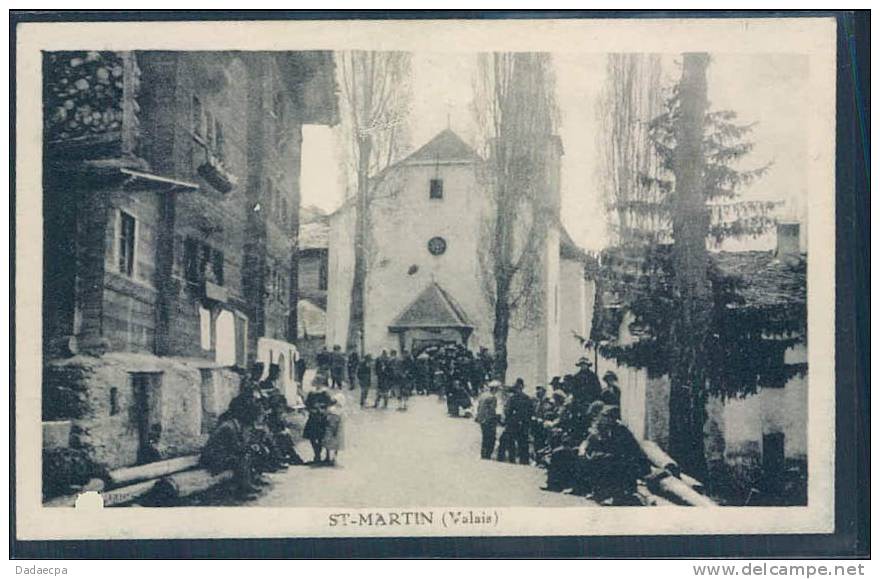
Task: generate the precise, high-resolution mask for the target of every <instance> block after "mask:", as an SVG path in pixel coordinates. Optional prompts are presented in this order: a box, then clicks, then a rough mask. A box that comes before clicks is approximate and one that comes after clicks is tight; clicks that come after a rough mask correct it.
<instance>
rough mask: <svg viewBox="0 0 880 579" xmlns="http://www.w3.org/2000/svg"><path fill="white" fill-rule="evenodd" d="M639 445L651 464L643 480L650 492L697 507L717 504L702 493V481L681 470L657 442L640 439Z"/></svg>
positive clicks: (670, 500) (679, 503)
mask: <svg viewBox="0 0 880 579" xmlns="http://www.w3.org/2000/svg"><path fill="white" fill-rule="evenodd" d="M639 446H641V448H642V452H644V454H645V457H646V458H647V459H648V461H649V462H650V463H651V465H652V469H651V474H650V475H649V476H648V477H646V481H645V482H646V483H647V489H648V490H649V491H650V492H651V493H653V494H654V495H657V496H658V497H659V498H661V499H664V500H666V501H667V503H672V504H678V505H687V506H697V507H714V506H718V505H717V503H715V501H713V500H712V499H710V498H709V497H707V496H705V495H704V494H703V493H704V491H705V488H704V486H703V483H701V482H700V481H698V480H697V479H695V478H694V477H692V476H690V475H688V474H685V473H683V472H681V467H680V466H679V465H678V463H677V462H676V461H675V460H674V459H673V458H672V457H670V456H669V455H668V454H666V452H664V451H663V449H662V448H660V447H659V446H658V445H657V443H655V442H653V441H650V440H640V441H639ZM658 504H664V503H658Z"/></svg>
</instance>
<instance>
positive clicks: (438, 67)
mask: <svg viewBox="0 0 880 579" xmlns="http://www.w3.org/2000/svg"><path fill="white" fill-rule="evenodd" d="M662 60H663V81H664V84H667V85H668V84H672V83H673V82H675V80H677V78H678V76H679V75H680V70H679V68H678V59H677V58H676V56H675V55H667V56H664V58H663V59H662ZM553 62H554V67H555V72H556V92H557V102H558V105H559V110H560V117H561V118H560V127H559V134H560V137H561V139H562V143H563V147H564V148H565V156H564V157H563V160H562V220H563V223H564V224H565V227H566V229H568V231H569V233H570V234H571V236H572V238H573V239H574V240H575V241H576V242H577V243H578V244H579V245H581V246H582V247H584V248H585V249H588V250H593V251H595V250H598V249H601V248H602V247H604V246H605V244H606V243H607V236H606V232H605V215H604V209H603V204H602V193H601V190H600V187H599V183H598V181H597V178H596V174H597V167H596V165H597V162H598V157H599V152H598V150H597V142H598V138H599V135H598V130H599V122H598V119H597V116H596V107H597V103H598V100H599V94H600V91H601V89H602V86H603V84H604V82H605V56H604V55H602V54H576V53H564V54H562V53H560V54H554V55H553ZM412 70H413V77H412V93H413V96H412V107H411V110H410V115H409V122H408V131H409V135H410V145H411V147H412V150H414V149H416V148H418V147H419V146H421V145H422V144H424V143H425V142H426V141H428V140H430V139H431V138H432V137H433V136H434V135H435V134H437V133H438V132H440V131H442V130H443V129H445V128H447V127H449V128H451V129H452V130H454V131H455V132H456V133H458V134H459V135H460V136H461V137H462V138H463V139H464V140H465V141H467V142H470V143H474V142H475V141H476V138H475V137H476V130H477V129H476V125H475V123H474V120H473V113H472V110H473V107H472V100H473V84H474V75H475V73H476V56H475V55H470V54H452V53H415V54H414V55H413V62H412ZM808 77H809V70H808V59H807V58H805V57H802V56H798V55H787V54H772V55H770V54H765V55H737V54H713V55H712V59H711V64H710V66H709V72H708V86H709V101H710V109H714V110H720V109H729V110H733V111H736V112H737V114H738V115H739V121H740V122H742V123H756V124H755V126H754V129H753V132H752V134H751V137H750V140H752V141H753V142H754V143H755V148H754V150H753V151H752V153H751V154H750V155H749V157H748V159H747V161H745V162H744V164H743V167H742V168H749V167H758V166H762V165H764V164H766V163H773V165H772V167H771V169H770V171H769V172H768V173H767V174H766V175H765V176H764V177H762V178H761V179H759V180H758V181H757V182H755V183H754V184H752V185H751V186H750V187H749V188H748V189H746V190H744V191H743V199H754V200H758V199H760V200H781V201H785V206H784V208H783V209H782V210H781V214H780V217H782V218H785V219H793V220H799V221H801V222H802V223H804V227H805V226H806V199H805V195H806V191H807V184H806V182H805V177H804V174H805V171H804V170H803V167H804V166H805V164H806V163H807V160H808V159H807V156H806V148H807V145H806V141H807V135H808V132H807V125H808V118H807V106H808V99H809V94H807V91H806V86H807V82H808ZM340 133H341V131H340V129H339V128H338V127H336V128H328V127H322V126H312V125H307V126H305V127H304V128H303V163H302V203H303V205H316V206H318V207H320V208H321V209H324V210H326V211H332V210H334V209H335V208H336V207H338V206H339V204H340V203H341V202H342V200H343V199H344V197H345V188H346V186H345V181H346V179H345V175H344V171H345V169H344V163H343V162H342V159H341V157H342V155H341V151H342V150H343V147H342V146H341V144H340V139H341V134H340ZM804 238H805V235H804ZM773 242H774V241H773V238H772V237H770V238H768V237H765V238H762V239H758V240H746V241H745V242H741V243H731V244H730V246H729V247H726V248H728V249H769V248H770V247H772V244H773Z"/></svg>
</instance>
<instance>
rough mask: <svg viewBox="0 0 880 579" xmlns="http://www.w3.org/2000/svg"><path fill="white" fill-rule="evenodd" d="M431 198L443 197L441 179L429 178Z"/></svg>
mask: <svg viewBox="0 0 880 579" xmlns="http://www.w3.org/2000/svg"><path fill="white" fill-rule="evenodd" d="M430 198H431V199H443V179H431V188H430Z"/></svg>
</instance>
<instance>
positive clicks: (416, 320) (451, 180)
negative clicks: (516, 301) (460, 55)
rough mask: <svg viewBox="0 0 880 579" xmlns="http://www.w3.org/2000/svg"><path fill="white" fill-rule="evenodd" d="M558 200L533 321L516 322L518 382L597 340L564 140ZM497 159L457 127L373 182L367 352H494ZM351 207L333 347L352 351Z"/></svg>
mask: <svg viewBox="0 0 880 579" xmlns="http://www.w3.org/2000/svg"><path fill="white" fill-rule="evenodd" d="M545 146H546V150H547V159H548V161H547V162H548V168H549V170H548V171H547V174H548V175H549V179H548V183H547V184H546V191H547V196H548V199H547V201H548V204H549V206H551V207H554V208H555V211H556V218H555V219H553V220H550V221H551V224H550V225H549V226H548V227H547V229H546V231H545V235H544V236H542V239H541V244H540V247H539V248H538V250H537V252H536V254H537V255H538V257H537V262H538V263H536V264H535V267H536V270H537V271H538V272H539V273H538V275H537V278H536V284H535V286H536V287H535V292H536V293H535V295H536V296H538V297H537V298H536V302H537V303H536V304H535V306H534V311H532V312H531V313H532V314H533V316H532V317H533V320H534V321H533V322H532V323H530V324H517V323H514V324H512V326H511V331H510V337H509V340H508V350H509V355H508V359H509V368H508V377H509V378H510V379H511V380H513V379H514V378H516V377H522V378H523V379H524V380H525V381H526V383H527V385H528V387H529V388H533V387H534V385H535V384H537V383H539V382H546V381H548V380H549V379H550V378H551V377H552V376H554V375H557V374H559V373H560V371H561V370H564V369H566V368H570V367H572V366H573V364H574V362H575V361H576V360H577V357H578V356H579V355H580V354H581V351H582V350H581V349H580V347H579V346H578V345H577V341H576V339H575V337H574V335H573V333H577V334H578V335H585V333H586V332H587V323H588V318H589V315H590V313H591V307H589V308H588V307H587V306H588V305H589V304H591V300H592V284H591V282H588V281H586V280H585V276H584V263H585V256H584V254H583V251H582V250H580V249H579V248H577V247H576V246H575V245H574V244H573V243H572V242H571V239H570V238H569V237H568V235H567V234H566V233H565V231H564V229H563V228H562V227H561V224H560V221H559V219H558V216H559V214H558V208H559V179H558V176H559V160H560V155H561V154H562V149H561V145H560V144H559V141H558V139H549V140H548V142H547V143H546V145H545ZM484 167H485V160H484V159H482V158H481V157H480V156H479V155H478V154H477V153H476V152H475V151H474V150H473V149H472V148H471V147H470V146H469V145H467V144H466V143H465V142H464V141H462V139H461V138H460V137H459V136H458V135H456V134H455V133H454V132H453V131H451V130H449V129H447V130H444V131H442V132H440V133H439V134H438V135H436V136H435V137H434V138H433V139H431V140H430V141H429V142H428V143H426V144H425V145H424V146H422V147H421V148H419V149H418V150H416V151H414V152H413V153H412V154H410V155H409V156H407V157H406V158H404V159H402V160H400V161H399V162H397V163H395V164H394V165H392V166H391V167H389V168H387V169H386V170H385V171H383V172H382V173H381V174H380V175H377V176H374V177H373V183H374V186H375V193H373V198H372V200H371V201H370V204H369V210H370V214H369V216H368V220H369V227H368V229H369V240H368V247H369V249H368V258H367V262H368V263H367V279H366V289H365V303H364V309H365V321H364V326H365V329H364V335H363V336H362V340H361V342H362V347H363V349H364V350H365V351H366V352H368V353H372V354H374V355H375V354H377V353H379V352H380V351H381V350H382V349H388V350H390V349H396V350H413V351H414V352H417V351H418V350H420V349H422V348H424V347H426V346H429V345H433V344H438V343H448V342H457V343H462V344H465V345H467V346H468V347H469V348H472V349H477V348H479V347H487V348H489V349H490V350H491V349H492V347H493V342H492V326H493V319H494V311H493V308H492V307H491V305H490V301H489V298H488V296H487V292H486V291H485V281H486V280H485V279H484V277H483V275H484V269H483V267H482V265H481V259H480V255H481V253H485V251H486V250H487V247H488V244H489V241H488V238H487V236H486V234H485V229H486V223H487V220H488V216H489V215H491V213H489V212H490V211H491V209H492V204H491V202H490V193H489V190H488V188H487V186H486V185H485V184H484V182H483V180H482V179H481V174H482V173H483V171H484ZM354 218H355V210H354V206H353V205H352V204H351V203H347V204H344V205H343V206H342V207H341V208H340V209H339V210H337V211H336V212H335V213H333V214H332V215H331V216H330V239H329V263H328V266H329V278H330V281H329V293H328V296H327V343H328V345H334V344H339V345H342V346H343V347H344V346H345V344H346V341H347V336H348V322H349V307H350V297H351V286H352V275H353V265H352V264H353V262H354V243H353V235H354V234H353V232H354Z"/></svg>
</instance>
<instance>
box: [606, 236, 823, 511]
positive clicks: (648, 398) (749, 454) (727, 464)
mask: <svg viewBox="0 0 880 579" xmlns="http://www.w3.org/2000/svg"><path fill="white" fill-rule="evenodd" d="M799 231H800V227H799V224H797V223H780V224H779V225H778V226H777V248H776V250H774V251H736V252H733V251H720V252H714V253H712V254H711V258H712V262H713V263H714V264H715V266H716V267H718V268H719V270H720V271H721V272H722V273H723V274H724V275H725V276H731V277H735V278H736V279H738V280H739V282H738V288H737V292H738V294H739V296H740V300H739V303H737V304H735V305H732V306H730V307H731V308H733V309H737V310H739V312H740V315H741V316H746V317H751V318H758V317H759V318H761V319H763V320H771V321H772V322H770V324H775V323H778V324H779V326H780V328H781V327H784V326H787V325H788V324H789V323H790V322H792V321H794V322H795V323H794V324H792V325H794V326H797V325H799V324H798V323H797V320H794V319H793V318H796V317H798V316H803V318H804V320H805V316H806V296H807V293H806V258H807V256H806V254H805V253H802V252H801V249H800V247H801V246H800V242H799ZM605 307H606V308H609V309H616V308H617V307H618V306H615V305H614V304H613V303H610V300H608V301H607V302H606V303H605ZM605 317H606V319H610V320H613V319H616V320H617V322H618V324H617V327H616V332H615V335H614V337H613V339H614V341H616V342H617V343H618V344H620V345H627V344H632V343H634V342H636V341H638V339H639V335H638V332H637V331H634V328H635V326H634V324H633V322H635V318H634V317H633V315H632V314H631V313H629V312H626V311H620V312H617V313H616V315H608V313H607V312H606V316H605ZM804 320H801V321H804ZM737 330H738V331H744V330H745V329H744V328H743V329H737ZM763 337H764V338H765V339H766V340H767V341H766V342H765V344H766V345H765V347H764V348H763V349H762V351H761V352H759V353H755V355H761V356H765V357H766V358H768V361H767V363H766V364H763V367H764V368H766V370H765V373H764V375H762V376H759V377H758V384H757V385H756V386H755V387H753V388H752V387H749V388H745V387H744V388H742V389H741V390H742V391H743V392H745V393H743V394H741V395H736V396H726V397H721V396H720V395H715V396H712V397H710V399H709V400H708V401H707V404H706V417H707V420H706V424H705V427H704V431H705V448H706V460H707V463H708V465H709V469H710V478H711V479H712V480H710V481H708V482H709V483H710V484H711V485H712V486H713V487H714V490H716V491H717V492H719V493H720V494H721V495H724V496H720V497H719V498H721V499H722V500H728V501H732V502H736V501H745V500H750V501H752V503H753V504H760V502H756V501H765V503H766V504H774V501H775V502H776V503H777V504H778V503H779V502H780V501H781V502H783V503H786V504H805V501H806V471H807V403H808V390H807V388H808V384H809V381H808V367H807V343H806V334H805V332H803V331H794V332H792V331H786V330H782V329H779V330H778V331H773V332H766V333H765V335H764V336H763ZM756 363H757V362H756ZM609 369H610V370H613V371H614V372H615V373H616V374H617V375H618V377H619V379H620V387H621V416H622V419H623V421H624V422H625V423H626V424H627V426H628V427H629V428H630V430H631V431H632V432H633V433H634V434H635V435H636V436H637V437H639V438H644V439H648V440H652V441H654V442H656V443H657V444H658V445H659V446H660V447H661V448H664V449H667V448H668V442H669V421H670V414H669V393H670V382H669V378H668V376H666V375H659V376H655V375H651V374H650V373H649V372H648V371H647V370H645V369H641V368H633V367H628V366H625V365H618V364H617V363H616V362H615V361H614V360H608V359H604V358H600V361H599V370H600V375H601V374H602V373H603V372H604V371H606V370H609ZM744 386H745V385H744ZM730 390H731V391H737V390H739V389H738V388H731V389H730ZM751 489H754V491H752V490H751ZM750 492H756V493H758V494H754V495H753V496H752V498H751V499H749V496H748V495H749V493H750ZM761 495H764V496H763V497H762V496H761Z"/></svg>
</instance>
